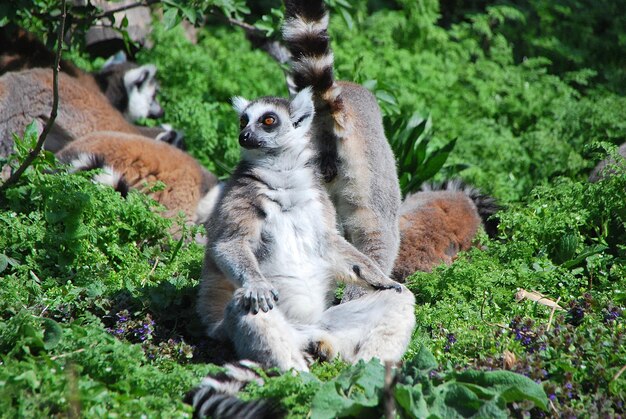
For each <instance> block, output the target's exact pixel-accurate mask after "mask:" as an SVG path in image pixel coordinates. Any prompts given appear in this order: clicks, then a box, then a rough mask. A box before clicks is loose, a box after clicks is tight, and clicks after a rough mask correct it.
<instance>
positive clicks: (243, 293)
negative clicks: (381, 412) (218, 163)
mask: <svg viewBox="0 0 626 419" xmlns="http://www.w3.org/2000/svg"><path fill="white" fill-rule="evenodd" d="M234 107H235V109H236V110H237V111H238V113H239V115H240V118H241V129H242V131H241V134H240V136H239V142H240V144H241V146H242V147H243V150H242V160H241V162H240V163H239V165H238V167H237V168H236V170H235V171H234V173H233V175H232V177H231V178H230V180H229V181H228V182H227V183H226V184H225V186H224V188H223V190H222V192H221V195H220V197H219V198H218V200H217V203H216V205H215V208H214V209H213V210H212V212H211V215H210V218H209V220H208V221H207V222H206V224H205V226H206V229H207V239H208V240H207V241H208V245H207V248H206V255H205V260H204V267H203V272H202V282H201V286H200V294H199V300H198V312H199V314H200V316H201V317H202V319H203V321H204V323H205V324H206V325H207V327H208V331H209V334H210V335H211V336H213V337H214V338H218V339H230V340H231V341H232V342H233V343H234V346H235V348H236V351H237V354H238V356H240V357H241V358H248V359H252V360H255V361H258V362H261V363H262V364H264V365H265V366H276V367H278V368H280V369H282V370H287V369H290V368H295V369H298V370H307V368H308V367H307V362H306V358H305V354H304V351H305V350H306V349H307V348H309V347H310V346H312V347H314V348H317V349H318V350H319V352H321V353H323V354H324V355H326V356H334V355H335V354H337V353H338V354H339V355H340V356H342V357H343V358H345V359H346V360H348V361H356V360H357V359H362V358H365V359H369V358H372V357H378V358H380V359H382V360H391V361H398V360H399V359H400V357H401V356H402V354H403V353H404V351H405V350H406V347H407V345H408V342H409V339H410V336H411V332H412V329H413V326H414V323H415V317H414V313H413V306H414V297H413V294H412V293H411V292H410V291H409V290H407V289H406V288H404V287H403V286H401V285H400V284H398V283H396V282H394V281H392V280H391V279H389V278H388V277H387V276H386V275H385V274H384V273H383V272H382V271H381V270H380V269H379V268H378V266H377V265H376V263H374V262H373V261H372V260H371V259H370V258H368V257H367V256H365V255H364V254H362V253H361V252H360V251H358V250H357V249H356V248H355V247H354V246H353V245H351V244H350V243H349V242H348V241H346V240H345V239H344V238H343V237H342V236H341V235H340V234H339V232H338V231H337V228H336V216H335V210H334V207H333V205H332V203H331V201H330V199H329V197H328V195H327V192H326V191H325V189H324V187H323V186H322V182H321V179H320V177H319V169H318V167H317V165H316V164H315V158H316V153H315V152H314V150H313V149H312V147H311V146H310V142H311V139H310V135H309V129H310V127H311V123H312V121H313V115H314V106H313V101H312V97H311V90H310V89H303V90H301V91H300V92H299V93H298V94H297V95H296V96H295V97H294V98H293V99H292V100H291V101H287V100H285V99H281V98H275V97H264V98H260V99H257V100H255V101H253V102H248V101H247V100H245V99H242V98H236V99H235V100H234ZM337 281H342V282H345V283H349V284H358V285H361V286H364V287H368V288H370V289H377V290H379V291H377V292H374V293H372V294H371V295H368V296H367V297H366V298H362V299H358V300H355V301H351V302H349V303H346V304H341V305H340V306H337V307H333V308H330V309H329V307H330V306H331V303H332V300H333V292H334V290H335V286H336V283H337Z"/></svg>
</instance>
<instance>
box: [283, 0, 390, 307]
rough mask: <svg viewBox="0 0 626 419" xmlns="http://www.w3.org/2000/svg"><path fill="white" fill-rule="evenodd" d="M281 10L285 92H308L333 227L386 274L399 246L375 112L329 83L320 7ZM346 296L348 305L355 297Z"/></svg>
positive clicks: (357, 92) (317, 3)
mask: <svg viewBox="0 0 626 419" xmlns="http://www.w3.org/2000/svg"><path fill="white" fill-rule="evenodd" d="M285 7H286V12H285V25H284V28H283V38H284V40H285V42H286V44H287V47H288V48H289V50H290V51H291V54H292V56H293V68H292V71H291V82H290V85H291V86H290V90H293V91H296V92H298V91H301V90H302V89H304V88H306V87H307V86H312V87H313V91H314V99H315V112H316V115H315V120H314V121H313V128H312V132H313V133H312V136H313V141H314V143H315V145H316V148H317V151H318V153H319V156H318V157H319V165H320V168H321V171H322V174H323V175H324V180H325V181H326V188H327V190H328V192H329V193H330V197H331V199H332V201H333V203H334V204H335V208H336V210H337V215H338V221H339V224H340V226H341V228H342V230H343V234H344V236H345V237H346V238H347V239H348V241H349V242H350V243H352V244H353V245H354V246H355V247H356V248H357V249H359V250H361V251H362V252H363V253H365V254H366V255H368V256H369V257H370V258H372V259H373V260H374V261H375V262H376V263H378V265H379V266H380V268H381V269H382V270H383V272H385V273H386V274H389V273H391V270H392V268H393V263H394V260H395V258H396V255H397V252H398V245H399V242H400V235H399V231H398V208H399V207H400V203H401V197H400V188H399V185H398V175H397V171H396V163H395V159H394V156H393V152H392V151H391V148H390V146H389V143H388V142H387V138H386V137H385V132H384V129H383V123H382V116H381V112H380V109H379V107H378V104H377V103H376V99H375V97H374V96H373V95H372V94H371V93H370V92H369V91H368V90H367V89H366V88H364V87H362V86H360V85H358V84H354V83H349V82H345V81H337V80H335V78H334V76H333V62H334V60H333V54H332V51H331V49H330V38H329V36H328V32H327V29H328V12H327V10H326V7H325V5H324V2H323V1H322V0H314V1H310V0H286V1H285ZM348 294H349V295H348V299H349V298H352V297H353V296H354V294H358V292H357V290H355V289H352V290H349V292H348ZM344 300H345V298H344Z"/></svg>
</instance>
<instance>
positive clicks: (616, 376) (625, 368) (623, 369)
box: [611, 365, 626, 381]
mask: <svg viewBox="0 0 626 419" xmlns="http://www.w3.org/2000/svg"><path fill="white" fill-rule="evenodd" d="M624 371H626V365H624V366H623V367H622V369H621V370H619V371H618V372H617V374H615V375H614V376H613V378H611V381H615V380H617V379H618V378H619V376H620V375H622V374H623V373H624Z"/></svg>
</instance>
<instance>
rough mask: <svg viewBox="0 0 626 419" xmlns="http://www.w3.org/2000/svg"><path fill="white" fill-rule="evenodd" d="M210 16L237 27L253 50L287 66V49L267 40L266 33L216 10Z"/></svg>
mask: <svg viewBox="0 0 626 419" xmlns="http://www.w3.org/2000/svg"><path fill="white" fill-rule="evenodd" d="M210 14H211V15H213V16H215V17H216V18H218V19H220V20H222V21H223V22H225V23H228V24H229V25H231V26H237V27H239V28H241V29H243V30H244V31H245V32H246V36H247V37H248V40H249V41H250V43H251V44H252V46H253V47H254V48H258V49H261V50H263V51H265V52H266V53H267V54H268V55H269V56H270V57H271V58H272V59H273V60H274V61H276V62H278V63H279V64H287V63H288V62H289V61H290V60H291V53H290V52H289V50H288V49H287V47H286V46H285V45H284V44H283V43H282V42H280V41H278V40H275V39H272V38H269V37H268V36H267V32H266V31H264V30H262V29H259V28H257V27H255V26H254V25H251V24H249V23H247V22H243V21H241V20H237V19H235V18H232V17H230V16H226V15H225V14H224V13H222V12H221V11H220V10H218V9H213V10H211V12H210Z"/></svg>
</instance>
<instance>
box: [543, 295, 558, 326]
mask: <svg viewBox="0 0 626 419" xmlns="http://www.w3.org/2000/svg"><path fill="white" fill-rule="evenodd" d="M559 301H561V297H559V298H557V299H556V303H555V304H554V305H553V306H552V311H550V318H548V327H546V332H549V331H550V326H552V319H553V318H554V312H555V311H556V308H557V306H558V305H559Z"/></svg>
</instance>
